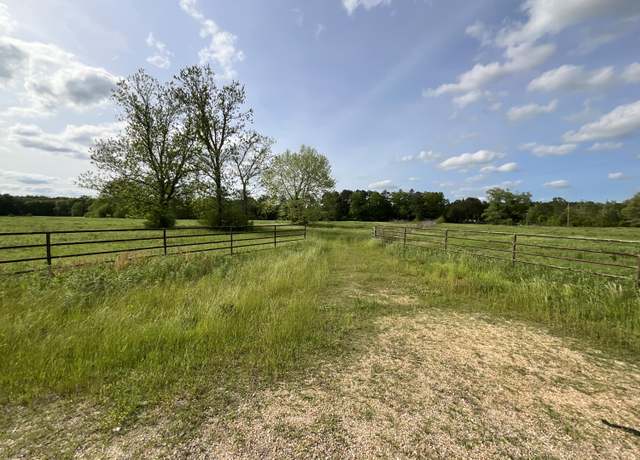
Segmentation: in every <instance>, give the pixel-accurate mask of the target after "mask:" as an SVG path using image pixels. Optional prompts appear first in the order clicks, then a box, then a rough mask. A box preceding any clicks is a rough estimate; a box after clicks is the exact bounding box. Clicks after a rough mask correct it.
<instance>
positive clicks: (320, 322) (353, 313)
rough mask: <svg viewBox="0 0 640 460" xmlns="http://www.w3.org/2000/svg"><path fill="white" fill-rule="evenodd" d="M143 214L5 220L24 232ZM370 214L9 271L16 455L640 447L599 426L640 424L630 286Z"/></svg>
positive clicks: (605, 450)
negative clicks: (251, 236)
mask: <svg viewBox="0 0 640 460" xmlns="http://www.w3.org/2000/svg"><path fill="white" fill-rule="evenodd" d="M193 224H194V223H193V222H179V225H183V226H187V225H193ZM135 225H138V226H141V225H142V223H141V222H132V221H131V220H123V219H84V218H77V219H74V218H60V219H51V218H33V217H31V218H0V228H2V231H5V232H7V231H36V230H61V229H80V228H85V229H86V228H97V226H103V227H104V228H109V227H110V228H121V227H126V228H129V227H132V226H135ZM372 226H373V224H371V223H362V222H345V223H337V222H331V223H318V224H316V225H314V226H312V227H310V228H309V233H308V238H307V240H306V241H302V242H296V243H292V244H291V245H288V246H283V247H279V248H277V249H274V250H269V251H261V252H251V253H249V252H247V253H239V254H235V255H234V257H229V256H227V255H222V254H216V253H215V252H211V253H207V252H205V253H195V254H188V255H180V256H176V257H155V258H149V259H144V260H143V259H135V258H133V259H128V260H126V261H125V262H122V261H120V262H118V263H109V264H100V265H89V266H85V267H81V268H80V267H78V268H76V269H73V270H64V271H61V272H59V273H57V274H56V275H55V276H52V277H50V276H47V275H46V274H43V273H34V274H26V275H21V276H13V277H4V278H2V280H1V282H0V294H1V295H0V312H1V314H2V319H3V321H2V322H1V323H0V370H1V372H0V402H1V404H2V412H1V413H2V414H3V415H2V417H1V419H0V456H1V457H14V456H80V457H83V456H87V457H96V456H100V457H118V456H130V455H134V456H135V455H139V456H177V455H194V456H204V455H205V454H212V453H213V454H215V455H217V456H222V457H225V456H226V457H236V456H246V457H264V456H296V455H299V454H301V453H303V452H306V453H307V454H308V453H309V452H316V454H317V455H321V456H330V457H336V458H338V457H344V456H360V457H370V456H383V457H388V456H457V457H460V456H470V457H483V456H487V455H511V456H516V457H526V456H531V455H532V453H537V454H539V455H541V456H547V457H578V456H580V455H583V454H585V453H586V454H587V456H602V455H606V456H612V457H616V456H619V457H624V456H630V455H633V453H634V452H637V449H639V448H640V438H637V437H634V436H633V435H629V434H628V433H626V432H624V431H622V430H616V429H612V428H609V427H607V426H605V425H604V424H602V423H601V422H600V419H602V418H604V419H607V420H610V421H612V422H614V423H620V424H621V425H625V426H627V425H629V426H635V427H636V428H637V427H638V426H639V425H640V412H638V408H639V407H640V400H639V399H638V394H640V392H639V391H638V390H639V389H640V369H639V368H638V361H637V356H638V352H640V298H639V296H638V293H637V291H636V290H635V289H634V288H633V286H632V285H630V284H629V283H627V284H624V283H618V282H616V281H615V280H607V279H601V278H594V277H592V276H586V275H582V274H578V273H570V272H562V271H553V270H549V269H543V268H540V267H532V266H524V265H516V266H515V267H513V266H512V265H511V263H509V262H508V261H504V262H503V261H493V260H489V259H485V258H479V257H474V256H470V255H466V254H452V253H444V252H443V251H439V250H429V249H423V248H416V247H403V245H402V244H400V243H398V242H395V243H390V244H383V243H382V242H381V241H377V240H373V239H371V228H372ZM454 227H458V226H453V227H452V228H454ZM462 228H471V227H469V226H465V227H462ZM481 229H483V230H498V231H505V232H513V231H514V227H505V228H496V227H493V228H492V227H491V226H482V227H481ZM515 230H516V231H517V232H536V233H540V232H542V233H548V232H553V234H556V235H564V234H570V235H576V234H578V235H584V236H592V237H604V238H616V239H630V240H638V239H640V238H639V237H638V236H639V235H638V230H637V229H635V230H634V229H565V228H553V229H552V228H543V229H540V228H535V229H532V228H527V227H517V228H516V229H515ZM267 440H269V441H268V442H267Z"/></svg>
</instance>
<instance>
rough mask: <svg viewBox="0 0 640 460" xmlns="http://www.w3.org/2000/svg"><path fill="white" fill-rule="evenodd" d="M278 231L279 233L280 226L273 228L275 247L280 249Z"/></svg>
mask: <svg viewBox="0 0 640 460" xmlns="http://www.w3.org/2000/svg"><path fill="white" fill-rule="evenodd" d="M277 231H278V226H277V225H274V226H273V247H274V248H277V247H278V239H277V236H276V235H277Z"/></svg>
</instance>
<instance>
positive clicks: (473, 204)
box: [0, 154, 640, 227]
mask: <svg viewBox="0 0 640 460" xmlns="http://www.w3.org/2000/svg"><path fill="white" fill-rule="evenodd" d="M294 155H297V154H294ZM295 203H297V202H296V201H286V200H284V201H283V200H279V199H276V198H273V197H271V196H269V195H266V194H263V195H262V196H260V197H258V198H257V199H254V198H253V197H250V196H249V197H247V198H246V200H242V199H240V198H237V199H229V200H228V201H227V206H229V207H235V208H236V209H238V210H241V211H239V212H243V213H246V214H245V215H246V216H247V217H248V219H278V218H285V219H286V218H289V216H290V215H291V213H292V212H293V213H294V214H295V212H296V210H295V209H294V210H292V209H290V208H291V207H295ZM208 205H210V203H207V201H206V199H205V200H204V201H202V200H200V201H199V200H198V199H197V198H193V199H191V200H187V201H183V200H175V201H174V202H173V203H172V212H173V213H174V214H175V215H176V217H177V218H180V219H194V218H197V217H198V216H200V215H201V213H202V209H203V208H204V209H206V208H207V206H208ZM297 212H299V213H300V212H301V213H303V214H304V216H302V217H301V220H306V221H312V220H328V221H341V220H342V221H344V220H360V221H378V222H380V221H382V222H384V221H391V220H403V221H423V220H436V221H438V222H450V223H490V224H504V225H544V226H573V227H620V226H640V194H637V195H635V196H634V197H632V198H631V199H629V200H627V201H625V202H622V203H619V202H614V201H608V202H605V203H598V202H593V201H579V202H569V201H567V200H565V199H564V198H554V199H552V200H551V201H546V202H543V201H532V200H531V195H530V194H528V193H513V192H510V191H508V190H502V189H492V190H490V191H489V192H488V193H487V200H486V201H485V200H480V199H478V198H474V197H469V198H464V199H460V200H455V201H452V202H450V201H449V200H447V199H446V198H445V196H444V194H443V193H442V192H419V191H414V190H409V191H403V190H399V191H396V192H386V191H385V192H377V191H371V190H355V191H352V190H342V191H341V192H337V191H328V192H325V193H324V194H322V197H321V199H320V200H319V201H311V202H310V203H309V204H308V205H306V206H305V210H304V211H300V210H298V211H297ZM0 215H3V216H11V215H15V216H30V215H33V216H85V217H143V215H142V214H140V212H139V211H138V212H137V211H136V209H135V208H132V207H131V206H130V203H128V202H127V201H123V200H118V199H115V198H113V197H112V198H108V197H107V198H105V197H98V198H91V197H87V196H83V197H79V198H65V197H56V198H51V197H45V196H12V195H8V194H4V195H0Z"/></svg>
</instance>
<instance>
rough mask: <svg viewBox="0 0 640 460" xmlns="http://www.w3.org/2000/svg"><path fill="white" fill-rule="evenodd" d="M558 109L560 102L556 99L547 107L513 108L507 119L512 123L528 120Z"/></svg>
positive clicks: (536, 105) (528, 105)
mask: <svg viewBox="0 0 640 460" xmlns="http://www.w3.org/2000/svg"><path fill="white" fill-rule="evenodd" d="M557 107H558V100H557V99H554V100H553V101H551V102H549V103H548V104H547V105H538V104H527V105H522V106H519V107H511V108H510V109H509V112H507V118H509V120H511V121H520V120H526V119H528V118H532V117H535V116H536V115H541V114H543V113H551V112H555V110H556V108H557Z"/></svg>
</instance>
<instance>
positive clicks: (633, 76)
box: [622, 62, 640, 83]
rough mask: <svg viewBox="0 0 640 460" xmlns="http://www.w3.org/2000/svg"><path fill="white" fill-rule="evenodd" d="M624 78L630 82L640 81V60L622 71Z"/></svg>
mask: <svg viewBox="0 0 640 460" xmlns="http://www.w3.org/2000/svg"><path fill="white" fill-rule="evenodd" d="M622 78H623V79H624V80H625V81H627V82H629V83H638V82H640V62H634V63H632V64H629V65H628V66H627V67H626V68H625V69H624V72H622Z"/></svg>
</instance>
